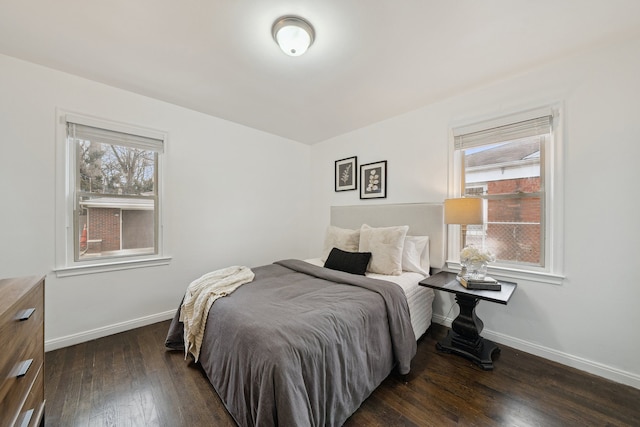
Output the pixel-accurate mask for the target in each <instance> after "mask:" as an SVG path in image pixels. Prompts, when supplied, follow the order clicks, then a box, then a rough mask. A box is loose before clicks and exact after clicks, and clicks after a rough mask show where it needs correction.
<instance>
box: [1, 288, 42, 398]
mask: <svg viewBox="0 0 640 427" xmlns="http://www.w3.org/2000/svg"><path fill="white" fill-rule="evenodd" d="M42 294H43V288H42V286H36V287H35V288H34V289H33V290H32V291H31V292H29V293H28V294H26V295H25V296H24V298H21V299H20V300H19V301H18V302H17V303H16V304H14V305H13V306H12V307H11V308H10V309H9V310H7V311H6V312H5V313H4V314H3V315H2V317H0V345H1V346H2V347H3V349H2V351H1V352H0V378H7V376H8V375H9V374H10V371H11V370H12V368H13V365H14V364H15V362H16V361H17V360H18V359H20V358H21V357H22V356H23V355H24V348H25V347H26V345H27V341H30V340H31V341H33V340H34V338H35V336H36V334H37V333H38V330H39V329H41V328H42V324H43V321H44V307H43V295H42ZM32 310H33V311H32ZM27 316H28V317H27ZM20 319H24V320H20ZM38 343H40V344H41V345H42V346H44V344H43V342H41V341H38ZM36 351H44V347H43V348H42V349H37V350H36ZM1 397H2V395H0V399H1Z"/></svg>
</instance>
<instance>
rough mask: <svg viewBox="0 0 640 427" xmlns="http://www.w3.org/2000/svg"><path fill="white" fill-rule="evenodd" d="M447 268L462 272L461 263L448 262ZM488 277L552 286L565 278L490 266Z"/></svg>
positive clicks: (546, 273) (540, 272)
mask: <svg viewBox="0 0 640 427" xmlns="http://www.w3.org/2000/svg"><path fill="white" fill-rule="evenodd" d="M447 268H448V269H449V270H451V271H454V272H457V271H460V263H459V262H455V261H447ZM487 275H489V276H491V277H495V278H497V279H505V280H509V279H513V280H526V281H528V282H538V283H546V284H551V285H561V284H562V281H563V280H564V276H563V275H560V274H554V273H549V272H547V271H533V270H520V269H516V268H507V267H495V266H493V267H492V266H489V268H488V269H487Z"/></svg>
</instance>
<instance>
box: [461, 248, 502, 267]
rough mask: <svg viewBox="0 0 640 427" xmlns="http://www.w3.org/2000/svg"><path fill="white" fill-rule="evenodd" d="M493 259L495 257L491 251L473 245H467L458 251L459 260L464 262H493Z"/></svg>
mask: <svg viewBox="0 0 640 427" xmlns="http://www.w3.org/2000/svg"><path fill="white" fill-rule="evenodd" d="M495 260H496V258H495V256H494V255H493V254H492V253H491V252H489V251H488V250H482V249H478V248H476V247H475V246H467V247H466V248H464V249H463V250H462V251H460V262H463V263H465V264H466V263H470V262H493V261H495Z"/></svg>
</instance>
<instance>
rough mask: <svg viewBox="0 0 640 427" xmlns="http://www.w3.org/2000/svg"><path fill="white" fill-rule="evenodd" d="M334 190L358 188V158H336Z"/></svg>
mask: <svg viewBox="0 0 640 427" xmlns="http://www.w3.org/2000/svg"><path fill="white" fill-rule="evenodd" d="M335 173H336V191H349V190H355V189H357V188H358V158H357V157H355V156H354V157H348V158H346V159H341V160H336V172H335Z"/></svg>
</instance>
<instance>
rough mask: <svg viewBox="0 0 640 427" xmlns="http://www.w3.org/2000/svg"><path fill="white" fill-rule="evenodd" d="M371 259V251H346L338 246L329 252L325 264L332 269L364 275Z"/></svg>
mask: <svg viewBox="0 0 640 427" xmlns="http://www.w3.org/2000/svg"><path fill="white" fill-rule="evenodd" d="M370 260H371V252H346V251H343V250H341V249H338V248H333V249H331V252H329V256H328V257H327V261H326V262H325V263H324V266H325V267H326V268H330V269H332V270H339V271H344V272H346V273H351V274H359V275H361V276H364V273H365V271H367V266H368V265H369V261H370Z"/></svg>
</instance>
